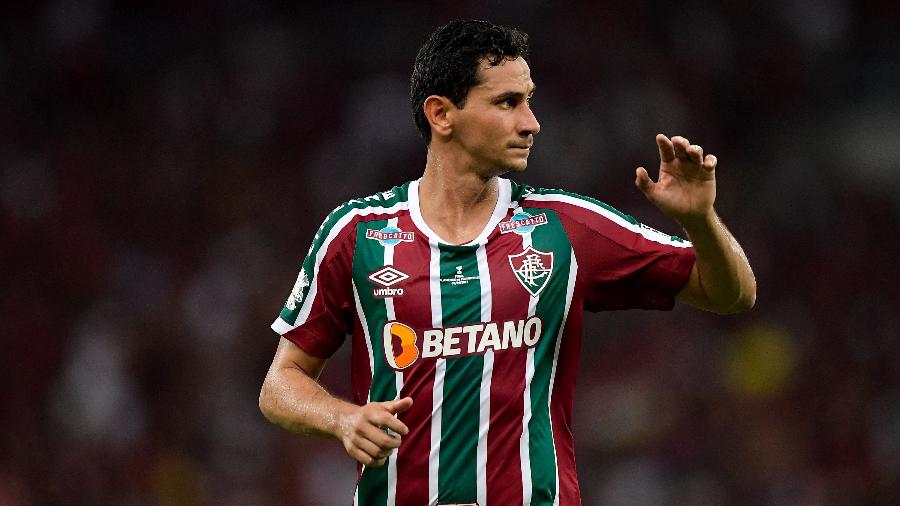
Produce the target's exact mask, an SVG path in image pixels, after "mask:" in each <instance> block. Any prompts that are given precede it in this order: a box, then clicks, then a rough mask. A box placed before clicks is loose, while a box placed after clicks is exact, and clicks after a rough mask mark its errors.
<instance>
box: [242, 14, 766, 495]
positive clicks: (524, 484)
mask: <svg viewBox="0 0 900 506" xmlns="http://www.w3.org/2000/svg"><path fill="white" fill-rule="evenodd" d="M527 49H528V48H527V36H526V35H525V34H524V33H522V32H520V31H517V30H515V29H510V28H506V27H502V26H496V25H493V24H491V23H488V22H484V21H453V22H451V23H449V24H447V25H445V26H443V27H441V28H439V29H437V30H436V31H435V32H434V33H433V34H432V35H431V36H430V38H429V39H428V40H427V41H426V43H425V44H424V46H423V47H422V48H421V49H420V51H419V53H418V56H417V57H416V62H415V66H414V69H413V73H412V79H411V94H410V95H411V102H412V109H413V114H414V117H415V123H416V126H417V127H418V129H419V131H420V132H421V134H422V137H423V138H424V140H425V143H426V144H427V145H428V156H427V161H426V164H425V171H424V174H423V175H422V177H421V178H420V179H419V180H416V181H411V182H407V183H404V184H401V185H399V186H396V187H394V188H392V189H390V190H387V191H383V192H381V193H377V194H375V195H372V196H370V197H366V198H362V199H357V200H351V201H349V202H347V203H345V204H343V205H341V206H339V207H338V208H337V209H335V210H334V211H333V212H332V213H331V214H330V215H328V217H327V218H326V219H325V222H324V223H323V224H322V226H321V227H320V228H319V231H318V232H317V233H316V235H315V238H314V240H313V243H312V247H311V248H310V250H309V253H308V254H307V256H306V259H305V260H304V261H303V264H302V267H301V268H300V274H299V276H298V278H297V281H296V283H295V285H294V288H293V291H292V292H291V294H290V297H289V298H288V300H287V303H286V304H285V306H284V309H282V311H281V314H280V315H279V317H278V318H277V319H276V320H275V323H274V324H273V325H272V328H273V329H274V330H275V331H276V332H278V334H280V335H281V340H280V344H279V346H278V350H277V352H276V354H275V358H274V360H273V362H272V366H271V368H270V369H269V372H268V375H267V376H266V379H265V382H264V384H263V388H262V392H261V394H260V408H261V409H262V411H263V413H264V414H265V416H266V417H267V418H268V419H269V420H271V421H272V422H274V423H276V424H278V425H280V426H281V427H284V428H285V429H287V430H290V431H293V432H298V433H305V434H318V435H323V436H327V437H332V438H334V439H337V440H339V441H340V442H341V443H342V444H343V445H344V448H345V449H346V451H347V454H348V455H349V456H350V457H352V458H354V459H355V460H356V461H357V462H358V471H359V480H358V483H357V487H356V491H355V495H354V503H355V504H360V505H383V504H400V505H425V504H430V505H436V504H478V505H481V506H484V505H486V504H492V505H504V506H505V505H511V504H548V505H549V504H561V505H570V504H579V503H580V494H579V488H578V482H577V474H576V471H575V456H574V449H573V439H572V430H571V422H572V402H573V392H574V387H575V377H576V367H577V363H578V354H579V348H580V339H581V337H580V333H581V326H582V319H583V312H584V310H585V309H587V310H589V311H603V310H612V309H627V308H643V309H670V308H671V307H672V306H673V305H674V301H675V300H680V301H683V302H686V303H688V304H691V305H693V306H696V307H699V308H702V309H706V310H709V311H714V312H718V313H732V312H737V311H742V310H746V309H748V308H750V307H752V306H753V304H754V301H755V297H756V282H755V280H754V277H753V273H752V271H751V269H750V265H749V263H748V262H747V259H746V257H745V255H744V253H743V251H742V250H741V247H740V246H739V245H738V243H737V241H736V240H735V239H734V237H732V235H731V234H730V233H729V232H728V230H727V229H726V228H725V226H724V225H723V224H722V222H721V221H720V220H719V218H718V217H717V215H716V213H715V211H714V209H713V202H714V200H715V195H716V181H715V169H716V158H715V157H714V156H713V155H710V154H707V155H705V156H704V154H703V150H702V149H701V148H700V147H699V146H696V145H691V144H690V143H689V142H688V140H687V139H685V138H683V137H672V138H671V139H670V138H668V137H666V136H664V135H658V136H657V137H656V144H657V146H658V147H659V154H660V169H659V176H658V180H657V181H655V182H654V181H653V180H652V179H651V178H650V177H649V176H648V174H647V171H646V170H644V168H642V167H641V168H638V169H637V172H636V179H635V184H636V185H637V187H638V188H639V189H640V191H642V192H643V193H644V195H646V197H647V198H648V199H649V200H650V201H651V202H652V203H653V204H655V205H656V206H657V207H658V208H659V209H660V210H661V211H662V212H663V213H665V214H666V215H668V216H670V217H672V218H674V219H675V220H676V221H677V222H678V223H679V224H680V225H681V226H682V227H683V229H684V231H685V232H686V234H687V238H688V239H690V242H688V241H686V240H682V239H680V238H678V237H673V236H668V235H665V234H662V233H660V232H657V231H655V230H653V229H651V228H649V227H645V226H643V225H641V224H640V223H638V222H637V221H635V220H634V219H633V218H632V217H631V216H628V215H625V214H622V213H620V212H619V211H617V210H615V209H613V208H611V207H609V206H608V205H606V204H604V203H602V202H599V201H597V200H594V199H592V198H588V197H584V196H580V195H577V194H574V193H569V192H566V191H562V190H548V189H540V188H532V187H530V186H525V185H521V184H517V183H515V182H512V181H510V180H508V179H504V178H502V177H501V176H502V175H503V174H505V173H509V172H520V171H523V170H525V167H526V165H527V162H528V155H529V150H530V148H531V146H532V143H533V142H534V136H535V135H536V134H537V133H538V132H539V131H540V125H539V124H538V121H537V119H536V118H535V116H534V113H533V112H532V110H531V107H530V105H529V100H530V98H531V96H532V93H533V92H534V83H533V82H532V79H531V73H530V69H529V66H528V63H527V60H526V58H527ZM347 335H349V336H350V343H349V345H350V346H351V347H352V358H351V360H352V388H353V395H354V399H353V402H349V401H345V400H342V399H338V398H335V397H333V396H332V395H330V394H329V393H328V392H326V391H325V390H324V389H323V388H322V387H321V386H320V385H319V384H318V383H317V378H318V376H319V374H320V373H321V371H322V369H323V367H324V366H325V362H326V360H327V359H328V358H329V357H330V356H331V355H332V354H333V353H334V352H335V350H337V349H338V347H340V346H341V345H342V343H343V342H344V339H345V336H347ZM336 493H337V491H336ZM347 494H348V499H349V494H350V491H347Z"/></svg>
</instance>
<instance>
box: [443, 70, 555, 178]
mask: <svg viewBox="0 0 900 506" xmlns="http://www.w3.org/2000/svg"><path fill="white" fill-rule="evenodd" d="M478 77H479V84H477V85H476V86H474V87H472V89H471V90H469V94H468V95H467V97H466V102H465V105H464V106H463V108H462V109H457V110H456V111H455V116H456V119H455V121H454V128H453V137H454V140H456V141H457V142H458V143H459V144H460V145H461V146H462V147H463V149H464V150H465V151H466V153H468V155H469V156H470V157H471V158H472V161H473V162H474V165H475V166H476V167H477V168H478V169H479V171H480V172H481V171H483V174H484V175H496V174H502V173H505V172H510V171H523V170H525V167H526V166H527V165H528V154H529V152H530V148H531V145H532V143H533V142H534V134H536V133H538V132H539V131H540V129H541V126H540V124H539V123H538V122H537V119H536V118H535V117H534V113H533V112H532V111H531V106H530V105H529V100H530V98H531V94H532V93H533V92H534V82H533V81H532V80H531V71H530V69H529V68H528V63H526V62H525V60H523V59H522V58H516V59H515V60H504V61H503V62H501V63H500V64H499V65H495V66H491V65H490V64H489V63H488V62H487V61H486V60H482V62H481V63H480V64H479V69H478Z"/></svg>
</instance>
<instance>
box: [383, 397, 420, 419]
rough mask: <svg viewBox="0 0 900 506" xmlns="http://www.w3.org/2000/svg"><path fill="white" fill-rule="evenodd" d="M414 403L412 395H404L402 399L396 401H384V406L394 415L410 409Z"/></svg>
mask: <svg viewBox="0 0 900 506" xmlns="http://www.w3.org/2000/svg"><path fill="white" fill-rule="evenodd" d="M412 405H413V400H412V397H404V398H402V399H397V400H396V401H389V402H385V403H384V407H385V408H386V409H387V410H388V411H390V412H391V413H392V414H394V415H396V414H397V413H403V412H404V411H407V410H409V408H411V407H412Z"/></svg>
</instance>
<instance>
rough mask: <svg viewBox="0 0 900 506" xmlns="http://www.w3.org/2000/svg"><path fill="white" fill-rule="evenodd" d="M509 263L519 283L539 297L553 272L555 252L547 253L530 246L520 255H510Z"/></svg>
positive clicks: (532, 294)
mask: <svg viewBox="0 0 900 506" xmlns="http://www.w3.org/2000/svg"><path fill="white" fill-rule="evenodd" d="M509 265H510V267H512V270H513V273H514V274H515V275H516V279H518V280H519V283H522V286H524V287H525V289H526V290H528V293H530V294H531V296H532V297H537V296H538V294H539V293H541V290H543V289H544V287H545V286H547V282H548V281H550V276H551V275H552V274H553V252H552V251H551V252H549V253H546V252H543V251H538V250H536V249H534V248H532V247H531V246H529V247H528V249H526V250H525V251H523V252H521V253H519V254H518V255H509Z"/></svg>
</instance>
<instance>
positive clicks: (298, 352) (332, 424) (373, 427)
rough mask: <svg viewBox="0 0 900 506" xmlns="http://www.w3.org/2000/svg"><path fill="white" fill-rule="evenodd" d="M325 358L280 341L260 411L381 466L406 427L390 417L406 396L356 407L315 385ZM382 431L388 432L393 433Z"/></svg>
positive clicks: (398, 410) (261, 396) (405, 405)
mask: <svg viewBox="0 0 900 506" xmlns="http://www.w3.org/2000/svg"><path fill="white" fill-rule="evenodd" d="M324 367H325V359H321V358H318V357H315V356H313V355H310V354H309V353H307V352H305V351H303V350H302V349H301V348H299V347H298V346H297V345H295V344H294V343H292V342H291V341H289V340H287V339H285V338H283V337H282V338H281V341H280V342H279V344H278V350H277V351H276V352H275V358H274V359H273V360H272V365H271V366H270V367H269V372H268V373H267V374H266V379H265V381H264V382H263V386H262V390H261V391H260V394H259V408H260V410H261V411H262V413H263V414H264V415H265V417H266V418H267V419H268V420H269V421H270V422H272V423H274V424H276V425H278V426H280V427H282V428H284V429H286V430H289V431H291V432H296V433H300V434H314V435H319V436H325V437H332V438H334V439H337V440H339V441H341V443H343V445H344V449H345V450H346V451H347V454H348V455H350V456H351V457H353V458H354V459H356V460H357V461H358V462H360V463H362V464H364V465H367V466H371V467H379V466H382V465H384V462H385V460H386V459H387V457H388V456H389V455H390V454H391V452H392V451H393V450H394V449H395V448H397V447H399V446H400V442H401V436H403V435H406V434H408V433H409V429H408V428H407V427H406V425H405V424H403V422H401V421H400V420H398V419H397V418H396V417H395V416H394V415H396V414H397V413H401V412H403V411H406V410H408V409H409V408H410V407H411V406H412V399H411V398H409V397H406V398H403V399H398V400H394V401H388V402H372V403H369V404H366V405H365V406H357V405H355V404H352V403H349V402H347V401H344V400H341V399H338V398H336V397H334V396H332V395H331V394H329V393H328V392H327V391H325V389H324V388H322V386H321V385H319V383H318V382H317V380H318V378H319V374H321V372H322V369H324ZM385 429H390V430H391V431H393V434H390V433H388V432H387V431H385Z"/></svg>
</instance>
